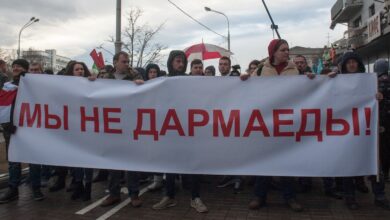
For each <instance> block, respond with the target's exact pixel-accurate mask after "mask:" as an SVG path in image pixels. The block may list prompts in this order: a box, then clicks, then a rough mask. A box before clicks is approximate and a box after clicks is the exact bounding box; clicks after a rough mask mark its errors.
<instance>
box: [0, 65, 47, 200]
mask: <svg viewBox="0 0 390 220" xmlns="http://www.w3.org/2000/svg"><path fill="white" fill-rule="evenodd" d="M28 69H29V63H28V62H27V60H24V59H17V60H15V61H14V62H13V63H12V77H13V81H12V83H13V84H14V85H16V86H18V85H19V80H20V77H22V76H23V75H24V74H25V73H26V72H27V70H28ZM2 126H3V128H4V139H5V144H6V150H7V155H8V147H9V142H10V138H11V134H13V133H14V132H15V131H16V127H15V126H14V124H13V122H12V113H11V122H10V123H5V124H2ZM21 166H22V165H21V163H17V162H8V172H9V179H8V190H7V191H6V192H4V193H3V194H2V195H0V204H2V203H9V202H11V201H13V200H17V199H18V198H19V190H18V188H19V184H20V182H21V178H22V167H21ZM30 181H31V187H32V192H33V194H32V195H33V199H34V200H36V201H41V200H43V199H44V196H43V194H42V192H41V166H40V165H35V164H30Z"/></svg>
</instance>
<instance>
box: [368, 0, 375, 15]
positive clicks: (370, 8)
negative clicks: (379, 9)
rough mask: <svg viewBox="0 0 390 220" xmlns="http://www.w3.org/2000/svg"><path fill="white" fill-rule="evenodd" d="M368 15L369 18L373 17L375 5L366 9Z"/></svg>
mask: <svg viewBox="0 0 390 220" xmlns="http://www.w3.org/2000/svg"><path fill="white" fill-rule="evenodd" d="M368 14H369V16H370V17H372V16H374V15H375V3H374V4H372V5H371V6H370V7H369V8H368Z"/></svg>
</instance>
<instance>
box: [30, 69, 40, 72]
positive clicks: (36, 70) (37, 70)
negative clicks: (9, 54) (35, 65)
mask: <svg viewBox="0 0 390 220" xmlns="http://www.w3.org/2000/svg"><path fill="white" fill-rule="evenodd" d="M30 72H39V69H30Z"/></svg>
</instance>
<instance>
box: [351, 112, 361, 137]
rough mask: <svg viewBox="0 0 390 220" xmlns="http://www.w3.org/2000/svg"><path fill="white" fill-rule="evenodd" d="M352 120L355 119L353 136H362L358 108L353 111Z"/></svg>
mask: <svg viewBox="0 0 390 220" xmlns="http://www.w3.org/2000/svg"><path fill="white" fill-rule="evenodd" d="M352 119H353V134H354V135H355V136H359V135H360V126H359V111H358V108H353V109H352Z"/></svg>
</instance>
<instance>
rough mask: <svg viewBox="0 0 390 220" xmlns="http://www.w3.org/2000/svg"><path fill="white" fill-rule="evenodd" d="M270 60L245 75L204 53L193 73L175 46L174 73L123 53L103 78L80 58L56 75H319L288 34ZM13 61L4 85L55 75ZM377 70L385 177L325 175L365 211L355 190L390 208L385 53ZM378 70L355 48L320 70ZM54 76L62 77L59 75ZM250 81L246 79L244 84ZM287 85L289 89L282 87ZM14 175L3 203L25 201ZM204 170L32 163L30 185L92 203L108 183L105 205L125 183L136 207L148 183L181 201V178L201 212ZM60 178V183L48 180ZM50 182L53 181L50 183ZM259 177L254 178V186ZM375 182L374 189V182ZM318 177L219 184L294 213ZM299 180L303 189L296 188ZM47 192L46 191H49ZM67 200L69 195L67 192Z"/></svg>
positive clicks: (272, 46)
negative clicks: (270, 198)
mask: <svg viewBox="0 0 390 220" xmlns="http://www.w3.org/2000/svg"><path fill="white" fill-rule="evenodd" d="M268 54H269V58H267V59H266V60H263V61H260V60H253V61H252V62H250V63H249V65H248V67H247V69H246V70H245V71H244V73H240V71H239V69H238V68H237V66H236V67H234V68H232V66H233V65H232V62H231V59H230V58H229V57H221V58H220V59H219V64H218V67H217V68H215V67H214V66H207V67H204V66H203V61H202V60H200V59H195V60H192V62H191V63H190V64H189V65H190V72H189V73H188V74H187V73H186V70H187V65H188V63H187V62H188V60H187V57H186V54H185V53H184V52H183V51H180V50H174V51H171V52H170V54H169V57H168V60H167V71H166V72H165V71H163V70H161V69H160V67H159V65H157V64H152V63H150V64H148V65H147V66H146V68H145V69H142V68H132V67H130V66H129V55H128V54H127V53H126V52H119V53H117V54H115V56H114V57H113V66H111V65H106V66H105V67H104V68H101V69H100V70H99V74H98V75H97V76H95V75H93V74H91V72H90V71H89V70H88V67H87V65H86V64H85V63H83V62H79V61H75V60H74V61H70V62H69V63H68V65H67V67H66V68H65V69H63V70H61V71H60V72H58V73H57V74H56V75H65V76H77V77H86V78H88V79H89V80H90V81H91V82H90V83H93V81H95V80H96V78H98V79H99V78H102V79H112V80H127V81H132V82H129V83H135V84H137V85H139V86H142V84H143V83H144V82H145V81H149V80H153V79H155V78H157V77H177V76H214V77H215V76H216V75H218V74H217V73H216V69H218V71H219V73H220V75H221V77H225V76H237V80H241V81H242V83H243V84H244V83H245V82H244V81H246V80H247V79H248V78H250V77H268V76H286V75H288V76H295V75H297V76H298V75H306V76H307V77H308V78H310V79H313V78H315V77H316V74H314V73H312V72H313V71H312V70H311V68H310V67H309V66H308V64H307V61H306V58H305V57H304V56H301V55H298V56H296V57H291V59H290V55H289V44H288V42H287V41H286V40H281V39H275V40H272V41H271V42H270V43H269V46H268ZM6 66H7V64H6V62H4V61H3V60H0V83H1V86H2V87H3V86H6V85H7V84H13V85H16V86H18V84H19V81H20V79H21V77H23V76H24V75H25V74H53V73H52V72H50V71H49V70H44V69H42V66H41V64H40V63H29V62H28V61H27V60H24V59H17V60H15V61H13V62H12V70H11V71H10V72H12V77H10V78H9V77H8V75H7V74H6V73H7V72H8V71H7V68H6ZM374 72H375V74H377V77H378V82H379V83H378V85H379V88H378V91H379V93H378V95H377V99H378V101H379V107H380V119H379V121H380V134H379V139H380V146H379V149H380V152H379V153H380V175H379V178H378V177H377V176H369V177H364V176H360V177H337V178H336V177H326V178H322V183H323V193H324V196H327V197H330V198H334V199H343V200H344V201H345V205H346V206H347V207H348V208H349V209H351V210H356V209H359V201H357V198H356V192H359V193H369V191H371V192H372V193H373V194H374V198H375V200H374V201H373V202H374V204H375V205H376V206H378V207H381V208H383V209H387V210H390V203H389V200H388V199H387V198H386V195H385V186H386V182H387V183H388V182H389V168H390V146H389V137H390V118H389V116H390V105H389V104H390V102H389V100H390V79H389V76H388V72H389V63H388V61H387V60H384V59H379V60H377V61H376V63H375V65H374ZM356 73H363V74H374V73H366V68H365V65H364V64H363V61H362V59H361V58H360V56H359V54H357V53H356V52H354V51H349V52H346V53H345V54H343V55H342V56H340V57H339V58H338V59H337V61H336V62H335V63H334V64H329V65H328V66H327V67H325V68H324V69H323V70H322V72H321V75H326V77H330V78H334V77H337V75H338V74H356ZM54 77H55V76H54ZM243 86H245V85H243ZM280 89H283V88H280ZM10 120H11V122H9V123H4V124H2V128H3V135H4V138H5V142H6V147H7V149H8V146H9V144H10V138H11V136H12V135H13V134H14V133H15V132H17V127H16V126H15V124H14V123H13V122H12V113H11V119H10ZM8 170H9V180H8V189H7V190H6V191H5V192H4V193H3V194H1V195H0V204H5V203H11V202H12V201H14V200H17V199H18V196H19V191H18V188H19V185H20V184H21V180H22V172H21V170H22V165H21V163H16V162H11V161H9V163H8ZM207 178H208V177H207V176H203V175H180V174H172V173H166V174H164V173H142V172H134V171H118V170H94V169H91V168H82V167H80V168H74V167H54V166H49V165H41V164H29V183H30V184H31V190H32V196H33V200H36V201H41V200H44V199H45V196H49V195H44V194H43V193H42V191H41V187H47V188H48V193H49V194H50V193H54V192H57V191H60V190H66V191H68V192H69V193H70V194H69V198H70V199H71V200H82V201H89V200H91V199H93V198H91V197H92V196H91V190H92V187H93V185H94V184H95V183H97V182H106V183H107V186H108V191H109V196H108V197H107V198H106V199H105V200H104V201H102V203H101V204H100V205H101V206H103V207H108V206H113V205H115V204H118V203H120V201H121V194H120V193H121V192H120V191H121V185H123V184H127V185H126V186H127V188H128V196H129V197H130V198H131V205H132V206H133V207H135V208H137V207H140V206H141V205H142V204H143V201H142V200H141V198H140V197H139V193H140V184H141V183H145V182H149V183H148V184H149V186H148V190H154V191H157V190H161V191H162V195H163V196H162V198H161V200H160V201H159V202H158V203H156V204H154V205H153V206H152V207H151V208H152V209H154V210H163V209H167V208H171V207H172V208H173V207H174V206H176V204H177V201H176V200H175V194H176V186H175V184H176V182H177V181H180V182H181V184H182V186H183V188H184V189H186V190H188V191H190V194H191V198H190V206H191V207H192V208H194V209H195V210H196V211H197V212H200V213H204V212H208V208H207V201H204V200H202V199H201V192H200V189H201V184H202V180H204V179H207ZM50 179H54V181H49V180H50ZM49 183H51V184H49ZM249 183H252V184H249ZM369 184H370V185H371V187H370V188H371V190H370V189H369V187H368V185H369ZM312 185H313V180H312V178H311V177H271V176H256V177H246V176H223V177H221V179H220V182H219V183H218V184H217V185H216V187H219V188H224V187H233V188H234V190H235V191H239V190H241V189H242V188H243V187H252V188H253V199H252V200H251V201H248V208H249V209H260V208H262V207H264V206H266V205H267V194H268V192H269V191H270V190H271V189H275V188H276V189H277V190H279V191H281V193H282V196H283V199H284V201H285V203H286V205H287V206H288V207H289V208H290V209H291V210H292V211H294V212H301V211H304V207H303V205H302V204H301V203H300V202H299V200H298V199H297V196H296V194H297V193H298V192H299V193H310V192H311V190H312ZM297 186H298V187H297ZM45 194H46V193H45ZM62 199H66V198H62Z"/></svg>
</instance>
